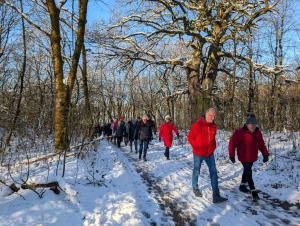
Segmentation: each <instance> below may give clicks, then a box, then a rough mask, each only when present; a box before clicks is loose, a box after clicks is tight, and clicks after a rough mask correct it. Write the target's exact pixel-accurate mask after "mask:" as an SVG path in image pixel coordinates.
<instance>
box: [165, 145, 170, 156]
mask: <svg viewBox="0 0 300 226" xmlns="http://www.w3.org/2000/svg"><path fill="white" fill-rule="evenodd" d="M165 156H166V157H167V158H169V157H170V148H168V147H166V150H165Z"/></svg>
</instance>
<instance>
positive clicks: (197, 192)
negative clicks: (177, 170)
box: [193, 188, 202, 197]
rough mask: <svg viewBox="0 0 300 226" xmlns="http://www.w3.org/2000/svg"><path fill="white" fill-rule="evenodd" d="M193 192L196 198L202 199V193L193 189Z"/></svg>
mask: <svg viewBox="0 0 300 226" xmlns="http://www.w3.org/2000/svg"><path fill="white" fill-rule="evenodd" d="M193 192H194V194H195V196H197V197H202V193H201V191H200V190H199V189H198V188H193Z"/></svg>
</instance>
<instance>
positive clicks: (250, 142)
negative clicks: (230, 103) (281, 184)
mask: <svg viewBox="0 0 300 226" xmlns="http://www.w3.org/2000/svg"><path fill="white" fill-rule="evenodd" d="M258 150H260V151H261V153H262V155H263V162H264V163H265V162H267V161H268V160H269V152H268V150H267V148H266V145H265V142H264V139H263V136H262V133H261V131H260V130H259V128H258V127H257V120H256V117H255V115H254V114H253V113H249V114H248V115H247V119H246V122H245V125H244V126H243V127H242V128H239V129H237V130H236V131H235V132H234V133H233V135H232V137H231V139H230V141H229V144H228V152H229V158H230V160H231V162H232V163H235V153H236V152H237V156H238V159H239V161H240V162H241V163H242V165H243V175H242V181H241V184H240V187H239V190H240V191H241V192H244V193H249V192H251V195H252V198H253V200H254V201H257V200H258V199H259V196H258V192H257V190H256V189H255V186H254V181H253V178H252V166H253V163H254V162H256V161H257V158H258ZM247 184H248V186H249V188H250V190H249V189H248V188H247Z"/></svg>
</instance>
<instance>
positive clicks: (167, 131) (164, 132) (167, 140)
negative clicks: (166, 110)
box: [159, 115, 179, 160]
mask: <svg viewBox="0 0 300 226" xmlns="http://www.w3.org/2000/svg"><path fill="white" fill-rule="evenodd" d="M173 131H174V133H175V134H176V135H177V137H178V139H179V133H178V130H177V129H176V127H175V126H174V125H173V123H172V122H171V116H170V115H167V116H166V117H165V123H164V124H162V125H161V126H160V130H159V141H161V138H163V140H164V144H165V146H166V150H165V153H164V154H165V156H166V158H167V160H170V152H169V151H170V147H171V146H172V141H173Z"/></svg>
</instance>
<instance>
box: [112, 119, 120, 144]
mask: <svg viewBox="0 0 300 226" xmlns="http://www.w3.org/2000/svg"><path fill="white" fill-rule="evenodd" d="M117 127H118V119H116V118H114V119H113V122H112V123H111V130H112V141H113V144H114V145H116V144H117Z"/></svg>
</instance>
